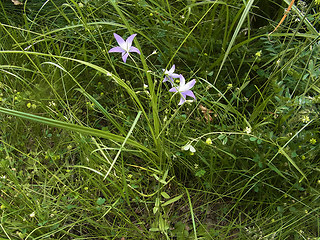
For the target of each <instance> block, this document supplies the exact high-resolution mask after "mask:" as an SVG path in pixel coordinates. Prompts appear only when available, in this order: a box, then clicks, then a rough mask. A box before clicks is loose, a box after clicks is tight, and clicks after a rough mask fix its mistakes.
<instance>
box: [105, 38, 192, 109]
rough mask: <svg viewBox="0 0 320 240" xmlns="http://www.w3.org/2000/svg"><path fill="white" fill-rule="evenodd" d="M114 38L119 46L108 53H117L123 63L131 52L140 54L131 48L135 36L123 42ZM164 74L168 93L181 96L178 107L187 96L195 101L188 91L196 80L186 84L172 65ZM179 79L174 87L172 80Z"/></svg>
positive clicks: (121, 39)
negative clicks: (177, 93) (178, 82)
mask: <svg viewBox="0 0 320 240" xmlns="http://www.w3.org/2000/svg"><path fill="white" fill-rule="evenodd" d="M113 35H114V38H115V39H116V41H117V43H118V45H119V46H117V47H113V48H111V49H110V50H109V53H113V52H119V53H121V54H122V60H123V62H126V61H127V58H128V56H130V53H131V52H135V53H138V54H141V53H140V51H139V49H138V48H136V47H133V46H132V42H133V39H134V38H135V36H136V35H137V34H132V35H131V36H129V37H128V38H127V40H126V41H125V40H124V39H123V38H122V37H120V36H119V35H118V34H116V33H114V34H113ZM162 70H163V72H164V79H163V82H167V81H168V82H170V84H171V86H172V88H171V89H170V90H169V92H174V93H176V92H179V93H180V95H181V98H180V102H179V104H178V105H182V104H183V103H184V102H185V101H186V98H187V96H189V97H192V98H193V99H194V100H196V97H195V95H194V93H193V92H192V91H191V90H190V89H191V88H192V87H193V86H194V84H195V83H196V80H195V79H193V80H191V81H190V82H188V83H186V80H185V78H184V77H183V76H182V75H181V74H177V73H174V71H175V65H173V66H172V67H171V68H170V70H165V69H162ZM175 78H179V80H180V85H179V86H176V85H175V83H174V79H175Z"/></svg>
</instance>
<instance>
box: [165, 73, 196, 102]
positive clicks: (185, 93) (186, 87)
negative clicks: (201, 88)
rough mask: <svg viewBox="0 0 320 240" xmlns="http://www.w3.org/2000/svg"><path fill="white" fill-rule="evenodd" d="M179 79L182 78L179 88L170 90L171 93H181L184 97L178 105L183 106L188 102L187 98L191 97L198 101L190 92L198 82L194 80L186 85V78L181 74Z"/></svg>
mask: <svg viewBox="0 0 320 240" xmlns="http://www.w3.org/2000/svg"><path fill="white" fill-rule="evenodd" d="M179 78H180V85H179V87H173V88H171V89H170V90H169V92H179V93H180V94H181V95H182V96H181V98H180V102H179V104H178V105H181V104H183V103H184V102H185V101H186V98H187V96H190V97H192V98H194V100H197V99H196V96H195V95H194V94H193V92H192V91H191V90H190V89H191V88H192V87H193V86H194V84H195V83H196V80H195V79H193V80H191V81H190V82H188V83H187V84H186V80H185V79H184V77H183V76H182V75H181V74H180V77H179Z"/></svg>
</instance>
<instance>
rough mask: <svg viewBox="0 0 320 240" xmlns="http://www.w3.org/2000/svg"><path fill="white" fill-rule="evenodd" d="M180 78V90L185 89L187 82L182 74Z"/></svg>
mask: <svg viewBox="0 0 320 240" xmlns="http://www.w3.org/2000/svg"><path fill="white" fill-rule="evenodd" d="M179 78H180V89H182V88H183V87H184V85H185V83H186V80H185V79H184V77H183V76H182V74H180V75H179ZM180 91H181V90H180Z"/></svg>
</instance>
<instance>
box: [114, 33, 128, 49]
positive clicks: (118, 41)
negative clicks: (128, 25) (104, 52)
mask: <svg viewBox="0 0 320 240" xmlns="http://www.w3.org/2000/svg"><path fill="white" fill-rule="evenodd" d="M113 36H114V38H115V39H116V41H117V43H118V44H119V46H120V47H121V48H122V49H123V50H125V49H126V46H127V44H126V42H125V41H124V40H123V38H122V37H120V36H119V35H118V34H116V33H114V34H113Z"/></svg>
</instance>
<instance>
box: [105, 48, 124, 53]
mask: <svg viewBox="0 0 320 240" xmlns="http://www.w3.org/2000/svg"><path fill="white" fill-rule="evenodd" d="M111 52H121V53H122V52H126V51H125V50H123V49H122V48H121V47H114V48H111V49H110V50H109V53H111Z"/></svg>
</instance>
